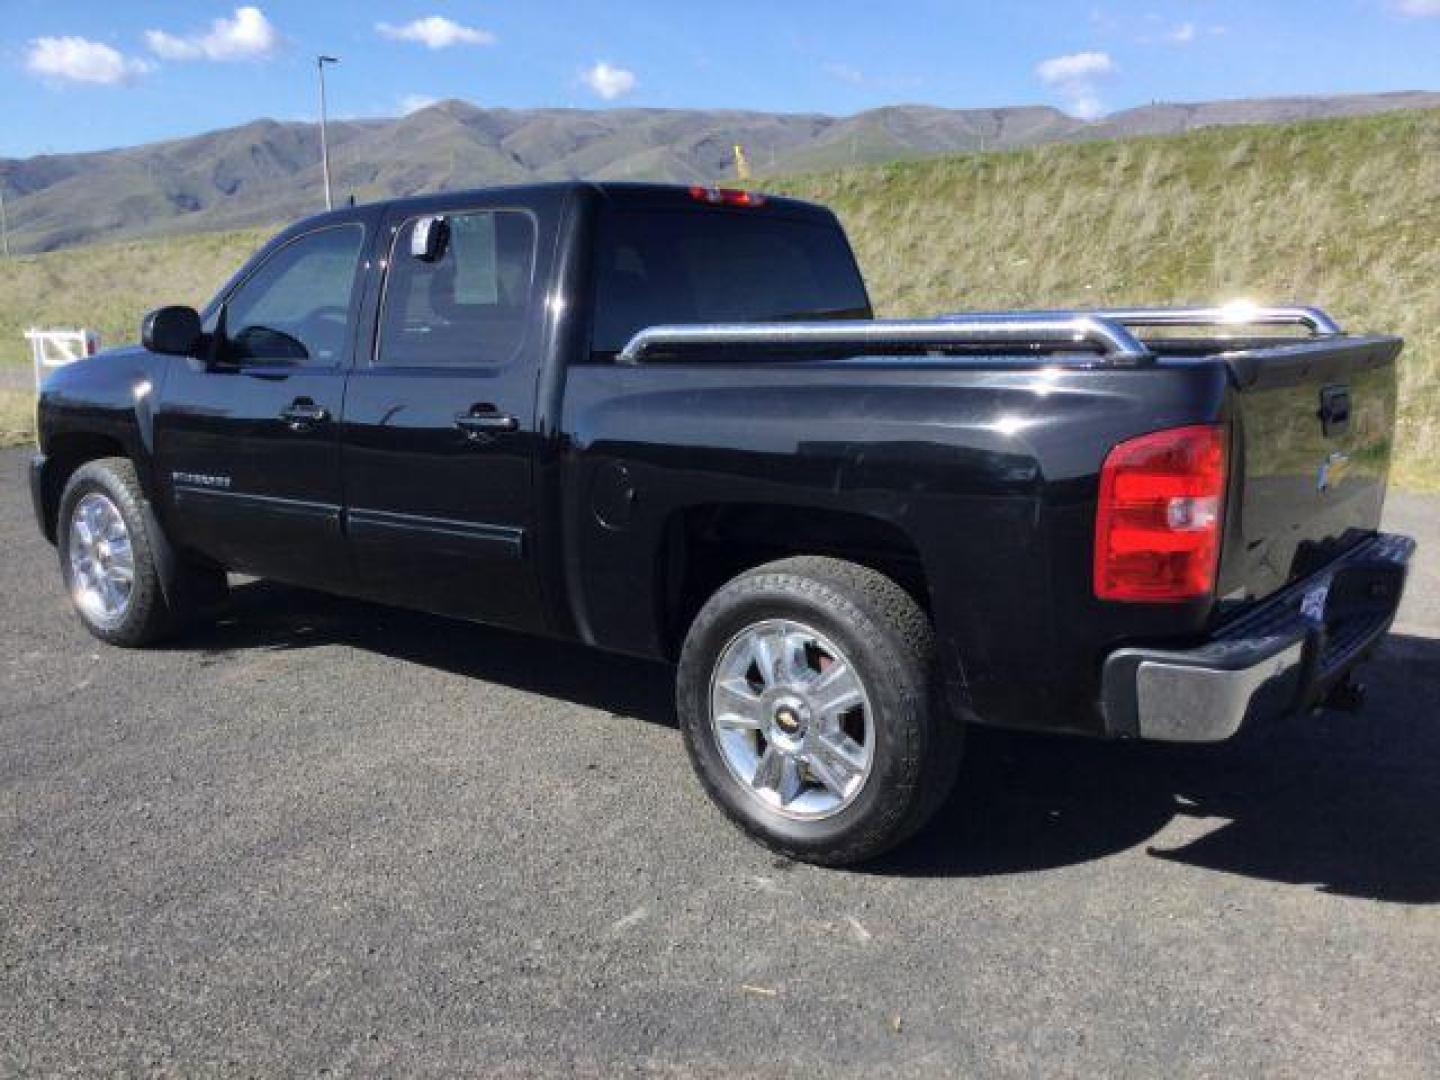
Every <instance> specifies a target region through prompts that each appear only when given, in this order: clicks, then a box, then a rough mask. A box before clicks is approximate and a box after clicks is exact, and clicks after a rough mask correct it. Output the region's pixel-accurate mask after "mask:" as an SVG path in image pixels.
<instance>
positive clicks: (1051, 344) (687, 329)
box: [617, 311, 1153, 365]
mask: <svg viewBox="0 0 1440 1080" xmlns="http://www.w3.org/2000/svg"><path fill="white" fill-rule="evenodd" d="M809 345H833V346H835V347H837V348H849V347H855V348H862V349H875V348H881V349H883V348H885V347H886V346H933V347H935V348H945V347H983V346H987V345H999V346H1006V345H1010V346H1020V347H1025V348H1043V349H1049V350H1052V351H1056V352H1070V351H1075V350H1077V349H1081V350H1087V351H1092V352H1095V353H1098V354H1099V357H1100V359H1102V360H1104V361H1105V362H1107V363H1114V364H1121V365H1124V364H1138V363H1143V362H1146V361H1149V360H1151V359H1153V355H1152V354H1151V352H1150V350H1149V349H1147V348H1146V347H1145V346H1144V344H1142V343H1141V341H1140V340H1139V339H1138V338H1136V337H1135V335H1134V334H1132V333H1130V331H1129V330H1127V329H1125V327H1124V326H1123V325H1121V324H1120V323H1119V322H1117V321H1115V320H1113V319H1108V318H1106V317H1104V316H1103V315H1102V314H1099V313H1092V312H1074V311H1057V312H1033V313H1032V312H1021V311H1017V312H1003V313H1001V312H996V313H981V314H975V315H954V316H948V315H947V316H943V317H941V318H936V319H872V320H859V319H837V320H834V321H832V322H789V323H787V322H778V323H713V324H702V325H680V326H652V327H649V328H648V329H645V330H641V331H640V332H639V333H637V334H636V335H635V336H634V337H633V338H631V339H630V342H629V343H628V344H627V345H626V346H625V348H624V349H622V350H621V351H620V354H619V356H618V358H617V359H618V360H619V362H620V363H622V364H638V363H640V362H642V360H643V359H644V358H645V355H646V354H647V353H654V352H663V351H664V350H665V349H666V348H671V349H674V348H686V347H691V348H693V347H703V346H729V347H759V348H787V347H795V346H809Z"/></svg>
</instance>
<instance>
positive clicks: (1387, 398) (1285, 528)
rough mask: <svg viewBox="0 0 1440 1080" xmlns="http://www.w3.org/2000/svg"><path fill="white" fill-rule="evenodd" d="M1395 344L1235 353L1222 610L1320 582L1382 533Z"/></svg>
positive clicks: (1329, 343)
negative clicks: (1321, 574) (1344, 556)
mask: <svg viewBox="0 0 1440 1080" xmlns="http://www.w3.org/2000/svg"><path fill="white" fill-rule="evenodd" d="M1400 348H1401V342H1400V340H1399V339H1398V338H1390V337H1335V338H1329V339H1325V340H1315V341H1308V342H1305V343H1303V344H1287V345H1280V346H1276V347H1274V348H1268V349H1253V350H1246V351H1243V352H1237V353H1231V354H1228V355H1226V356H1225V357H1224V359H1225V360H1226V361H1227V362H1228V364H1229V367H1230V371H1231V374H1232V376H1233V383H1234V386H1235V390H1236V394H1235V397H1236V408H1235V410H1234V416H1235V444H1234V450H1235V460H1234V465H1233V468H1232V472H1231V476H1232V484H1237V485H1239V486H1238V490H1232V492H1231V498H1230V502H1229V512H1230V515H1231V516H1230V521H1229V524H1228V526H1227V528H1226V530H1225V532H1226V537H1225V545H1224V549H1223V552H1222V556H1221V565H1220V596H1221V598H1222V599H1223V600H1226V601H1231V602H1232V603H1233V602H1234V601H1237V600H1253V599H1258V598H1260V597H1263V596H1267V595H1269V594H1270V593H1273V592H1274V591H1276V590H1277V589H1280V588H1282V587H1284V586H1285V585H1286V584H1287V583H1288V582H1290V581H1293V580H1295V579H1296V578H1299V577H1303V576H1305V575H1307V574H1309V573H1312V572H1313V571H1314V570H1316V569H1317V568H1318V567H1320V566H1322V565H1324V564H1325V563H1327V562H1329V561H1331V560H1332V559H1334V558H1335V557H1336V556H1337V555H1339V554H1340V553H1341V552H1342V551H1344V550H1346V549H1348V548H1350V547H1352V546H1354V545H1355V544H1356V543H1358V542H1360V541H1361V540H1363V539H1364V538H1365V537H1366V536H1369V535H1370V534H1371V533H1373V532H1374V531H1375V530H1376V529H1378V528H1379V526H1380V512H1381V509H1382V507H1383V505H1384V500H1385V482H1386V477H1387V474H1388V472H1389V466H1390V452H1391V447H1392V442H1393V438H1394V432H1395V388H1396V370H1395V369H1396V364H1395V361H1396V357H1397V355H1398V354H1399V352H1400Z"/></svg>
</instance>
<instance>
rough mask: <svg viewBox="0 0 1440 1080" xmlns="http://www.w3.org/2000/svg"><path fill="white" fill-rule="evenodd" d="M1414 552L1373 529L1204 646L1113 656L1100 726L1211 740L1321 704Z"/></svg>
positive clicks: (1354, 658) (1378, 622)
mask: <svg viewBox="0 0 1440 1080" xmlns="http://www.w3.org/2000/svg"><path fill="white" fill-rule="evenodd" d="M1414 550H1415V541H1413V540H1411V539H1410V538H1409V537H1408V536H1396V535H1392V534H1388V533H1380V534H1378V535H1376V536H1374V537H1372V538H1371V539H1369V540H1366V541H1365V542H1364V543H1361V544H1359V545H1357V546H1356V547H1354V548H1351V549H1350V550H1349V551H1347V552H1346V553H1345V554H1344V555H1342V556H1341V557H1340V558H1338V559H1336V560H1335V561H1334V562H1332V563H1330V564H1329V565H1328V566H1326V567H1325V568H1324V569H1323V570H1322V571H1320V572H1319V573H1317V574H1314V575H1312V576H1311V577H1308V578H1306V579H1304V580H1302V581H1299V582H1296V583H1295V584H1293V585H1291V586H1289V587H1287V588H1286V589H1284V590H1282V591H1281V592H1279V593H1277V594H1276V595H1275V596H1273V597H1271V598H1269V599H1267V600H1266V601H1264V602H1263V603H1262V604H1260V605H1259V606H1257V607H1256V608H1254V609H1252V610H1250V611H1247V612H1246V613H1245V614H1244V615H1242V616H1240V617H1239V618H1237V619H1236V620H1234V621H1233V622H1230V623H1227V624H1226V625H1224V626H1223V627H1222V628H1221V629H1220V630H1219V631H1218V632H1217V633H1216V634H1215V636H1214V637H1212V638H1211V639H1210V640H1209V641H1207V642H1205V643H1204V644H1201V645H1198V646H1195V647H1194V648H1188V649H1152V648H1125V649H1119V650H1117V651H1115V652H1113V653H1111V654H1110V655H1109V656H1108V657H1106V659H1105V667H1104V674H1103V678H1102V684H1101V708H1102V710H1103V712H1104V715H1105V725H1106V730H1107V731H1108V732H1109V734H1111V735H1116V736H1121V737H1138V738H1142V739H1158V740H1161V741H1165V742H1219V741H1220V740H1222V739H1228V738H1230V736H1232V735H1234V734H1235V733H1236V732H1237V731H1239V730H1240V728H1241V727H1242V726H1243V725H1245V724H1247V723H1252V722H1255V721H1257V720H1264V719H1270V718H1273V717H1276V716H1283V715H1286V714H1288V713H1292V712H1297V711H1300V710H1303V709H1307V708H1310V707H1312V706H1314V705H1317V704H1319V703H1320V701H1321V700H1322V699H1323V698H1324V696H1325V694H1326V693H1327V692H1328V691H1329V690H1330V689H1331V687H1333V686H1335V685H1336V684H1337V683H1339V682H1340V681H1341V680H1343V679H1344V678H1345V676H1346V675H1348V674H1349V672H1350V670H1351V669H1352V668H1353V667H1354V666H1355V665H1356V664H1358V663H1359V662H1360V661H1361V660H1363V659H1364V658H1365V656H1366V655H1367V654H1368V653H1369V652H1370V651H1371V650H1372V649H1373V648H1374V646H1375V645H1376V643H1377V642H1379V640H1380V639H1381V638H1382V637H1384V636H1385V633H1386V631H1387V630H1389V629H1390V624H1391V623H1392V622H1394V620H1395V611H1396V608H1397V607H1399V604H1400V596H1401V593H1402V592H1403V590H1404V587H1405V574H1406V570H1407V569H1408V567H1409V563H1410V556H1411V554H1412V553H1413V552H1414Z"/></svg>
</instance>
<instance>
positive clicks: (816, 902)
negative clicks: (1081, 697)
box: [0, 452, 1440, 1077]
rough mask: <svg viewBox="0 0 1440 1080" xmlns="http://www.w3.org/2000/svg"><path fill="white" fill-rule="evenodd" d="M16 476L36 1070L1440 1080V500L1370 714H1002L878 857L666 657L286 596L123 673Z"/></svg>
mask: <svg viewBox="0 0 1440 1080" xmlns="http://www.w3.org/2000/svg"><path fill="white" fill-rule="evenodd" d="M22 460H23V456H22V455H21V454H19V453H16V452H8V453H5V454H3V455H0V541H3V552H4V554H3V556H0V597H3V604H4V610H5V614H6V617H5V618H4V620H3V623H0V1075H9V1074H12V1073H14V1074H27V1073H37V1074H38V1073H44V1074H53V1073H77V1074H84V1075H91V1074H96V1073H107V1074H111V1073H114V1074H136V1073H153V1074H159V1075H187V1076H189V1075H197V1074H228V1075H276V1074H289V1075H305V1074H312V1075H313V1074H319V1073H333V1074H365V1075H371V1074H388V1075H444V1076H453V1075H462V1074H486V1075H516V1076H521V1075H532V1074H554V1075H563V1074H573V1073H582V1074H583V1073H588V1074H594V1075H613V1074H615V1073H629V1072H645V1073H659V1074H690V1073H706V1074H717V1075H718V1074H724V1075H749V1074H757V1075H812V1076H813V1075H818V1074H820V1073H821V1072H823V1073H825V1074H826V1075H863V1076H883V1075H891V1074H895V1075H957V1074H965V1075H1004V1076H1011V1075H1022V1076H1023V1075H1044V1076H1057V1075H1087V1076H1091V1075H1097V1074H1106V1075H1134V1076H1157V1075H1166V1076H1180V1075H1255V1074H1272V1075H1295V1076H1316V1075H1327V1076H1333V1075H1362V1074H1364V1075H1384V1076H1417V1077H1418V1076H1430V1077H1433V1076H1436V1075H1440V906H1437V905H1440V831H1437V825H1436V823H1437V818H1440V500H1437V499H1421V498H1415V497H1403V496H1394V497H1392V501H1391V508H1390V512H1389V518H1390V520H1389V522H1388V524H1389V525H1390V526H1391V527H1392V528H1400V529H1403V530H1405V531H1409V532H1411V533H1413V534H1415V535H1417V536H1418V537H1419V538H1420V539H1421V542H1422V555H1421V562H1420V563H1419V564H1418V565H1417V567H1416V570H1415V573H1414V576H1413V578H1412V587H1411V593H1410V596H1409V597H1408V599H1407V603H1406V607H1405V609H1404V610H1403V611H1402V613H1401V617H1400V621H1399V624H1398V625H1397V632H1396V633H1395V634H1394V635H1393V636H1392V638H1391V639H1390V641H1389V642H1388V643H1387V645H1386V646H1385V648H1384V650H1383V653H1382V655H1381V656H1380V657H1379V658H1378V659H1377V660H1376V661H1375V662H1373V663H1372V664H1370V665H1369V667H1368V668H1367V669H1366V671H1365V674H1364V678H1365V681H1366V683H1367V684H1368V685H1369V688H1370V698H1369V704H1368V707H1367V709H1366V711H1365V712H1364V713H1363V714H1361V715H1359V716H1348V715H1339V714H1324V715H1321V716H1319V717H1317V718H1306V719H1296V720H1292V721H1286V722H1284V723H1280V724H1276V725H1273V726H1271V727H1269V728H1266V729H1264V730H1260V731H1253V732H1249V733H1247V734H1244V735H1242V736H1241V737H1240V738H1238V739H1237V740H1235V741H1233V742H1231V743H1229V744H1226V745H1224V746H1220V747H1210V748H1205V747H1201V748H1176V747H1164V746H1135V745H1125V746H1119V745H1107V744H1101V743H1096V742H1088V741H1080V740H1071V739H1060V738H1039V737H1025V736H1017V735H1008V734H1002V733H990V732H977V733H975V734H974V736H973V738H972V739H971V740H970V743H969V746H968V750H967V753H968V756H967V760H966V764H965V767H964V771H963V774H962V778H961V786H960V789H959V791H958V792H957V794H956V796H955V797H954V798H953V799H952V800H951V802H950V804H949V805H948V807H947V808H946V809H945V811H944V812H943V813H942V815H941V817H940V819H939V820H938V821H937V822H936V823H935V824H934V825H933V826H931V827H930V828H929V829H928V830H927V831H926V832H925V833H924V834H922V835H921V836H920V837H919V838H918V839H917V840H916V841H915V842H913V843H911V844H910V845H909V846H907V847H906V848H904V849H903V850H902V851H901V852H899V853H898V854H897V855H895V856H894V857H892V858H890V859H889V860H887V861H886V862H885V863H883V864H882V865H879V866H875V867H871V868H867V869H866V870H864V871H834V870H820V869H816V868H812V867H808V866H803V865H796V864H792V863H789V862H787V861H785V860H783V859H777V858H776V857H775V856H773V855H771V854H769V853H767V852H766V851H764V850H763V849H761V848H759V847H757V846H755V845H754V844H752V843H750V842H749V841H747V840H745V839H744V838H743V837H742V836H741V835H740V834H739V833H737V832H736V831H735V830H733V829H732V828H731V827H730V826H729V825H727V824H726V823H725V821H724V820H723V819H722V818H721V816H720V815H719V813H718V812H716V811H715V810H713V809H712V808H711V807H710V806H709V804H708V803H707V802H706V800H705V798H704V796H703V794H702V793H701V791H700V788H699V785H698V784H697V783H696V782H695V781H694V780H693V779H692V776H691V774H690V770H689V766H688V764H687V762H686V759H685V754H684V751H683V748H682V746H681V741H680V738H679V735H678V733H677V731H676V729H675V727H674V722H673V717H672V712H671V706H670V703H669V698H670V680H671V673H670V671H669V670H667V669H666V668H663V667H659V666H654V665H649V664H643V663H637V662H633V661H629V660H624V659H617V658H614V657H610V656H604V655H601V654H597V653H592V652H587V651H585V650H581V649H578V648H571V647H566V646H561V645H556V644H553V643H548V642H544V641H538V640H534V639H529V638H524V637H519V636H515V635H510V634H503V633H498V632H494V631H490V630H486V629H482V628H478V627H472V626H468V625H464V624H459V623H454V622H448V621H445V620H442V619H437V618H431V617H427V616H421V615H414V614H406V613H401V612H393V611H387V610H384V609H380V608H376V607H371V606H367V605H362V604H356V603H350V602H345V601H340V600H334V599H329V598H326V597H323V596H318V595H315V594H311V593H307V592H302V591H297V590H293V589H286V588H281V587H279V586H274V585H270V584H266V583H261V582H251V583H247V584H243V585H241V586H239V587H238V588H237V589H236V590H235V596H234V604H233V608H232V610H231V612H230V614H229V615H228V616H227V617H226V618H225V620H224V621H223V622H222V623H221V624H219V625H217V626H215V627H213V628H209V629H205V630H201V631H197V632H195V633H193V634H191V635H190V636H189V637H187V638H186V639H185V640H183V641H181V642H179V643H177V644H175V645H172V646H170V647H167V648H164V649H160V650H156V651H150V652H126V651H121V650H117V649H112V648H108V647H105V646H102V645H100V644H98V643H97V642H95V641H94V640H93V639H92V638H90V637H89V636H88V635H87V634H86V633H85V631H84V630H83V629H82V628H81V627H80V625H79V624H78V622H77V621H76V619H75V618H74V617H73V616H72V615H71V613H70V611H69V608H68V604H67V601H66V599H65V596H64V594H63V591H62V589H61V587H60V581H59V576H58V572H57V569H56V565H55V555H54V552H53V551H52V549H51V548H49V547H48V546H47V545H46V544H45V543H44V542H43V541H42V540H41V539H40V538H39V537H38V535H37V534H36V532H35V529H34V526H33V524H32V521H31V518H30V510H29V506H28V496H27V494H26V492H25V490H24V483H23V478H22V475H21V466H22Z"/></svg>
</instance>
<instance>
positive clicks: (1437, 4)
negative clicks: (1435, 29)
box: [1390, 0, 1440, 19]
mask: <svg viewBox="0 0 1440 1080" xmlns="http://www.w3.org/2000/svg"><path fill="white" fill-rule="evenodd" d="M1390 6H1391V7H1393V8H1394V9H1395V10H1396V11H1398V12H1399V13H1400V14H1401V15H1404V16H1406V17H1407V18H1411V19H1433V18H1440V0H1393V2H1392V3H1391V5H1390Z"/></svg>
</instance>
